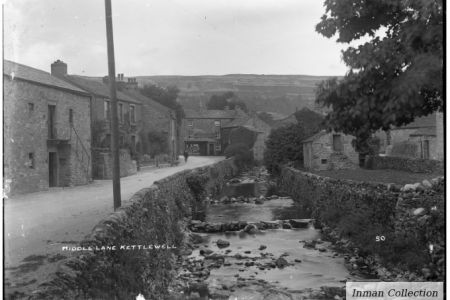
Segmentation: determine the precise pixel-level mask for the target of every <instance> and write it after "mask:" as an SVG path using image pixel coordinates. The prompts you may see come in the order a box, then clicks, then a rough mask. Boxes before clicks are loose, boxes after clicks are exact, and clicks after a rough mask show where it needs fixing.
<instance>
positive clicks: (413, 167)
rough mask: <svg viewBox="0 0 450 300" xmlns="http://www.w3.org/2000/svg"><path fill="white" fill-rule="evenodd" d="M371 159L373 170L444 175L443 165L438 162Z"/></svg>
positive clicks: (375, 157) (394, 158) (376, 157)
mask: <svg viewBox="0 0 450 300" xmlns="http://www.w3.org/2000/svg"><path fill="white" fill-rule="evenodd" d="M371 159H372V168H373V169H393V170H401V171H407V172H413V173H442V174H443V173H444V164H443V162H442V161H439V160H432V159H421V158H405V157H395V156H374V157H371Z"/></svg>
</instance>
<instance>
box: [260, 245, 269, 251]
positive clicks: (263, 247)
mask: <svg viewBox="0 0 450 300" xmlns="http://www.w3.org/2000/svg"><path fill="white" fill-rule="evenodd" d="M266 248H267V246H266V245H261V246H259V250H265V249H266Z"/></svg>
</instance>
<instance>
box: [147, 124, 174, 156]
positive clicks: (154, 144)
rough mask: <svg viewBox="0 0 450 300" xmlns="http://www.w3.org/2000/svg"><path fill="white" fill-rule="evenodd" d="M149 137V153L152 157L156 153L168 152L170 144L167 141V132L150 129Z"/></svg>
mask: <svg viewBox="0 0 450 300" xmlns="http://www.w3.org/2000/svg"><path fill="white" fill-rule="evenodd" d="M147 138H148V154H149V155H150V156H151V157H154V156H155V155H159V154H163V153H167V152H168V150H169V144H168V141H167V134H165V133H164V132H160V131H154V130H152V131H149V132H148V134H147Z"/></svg>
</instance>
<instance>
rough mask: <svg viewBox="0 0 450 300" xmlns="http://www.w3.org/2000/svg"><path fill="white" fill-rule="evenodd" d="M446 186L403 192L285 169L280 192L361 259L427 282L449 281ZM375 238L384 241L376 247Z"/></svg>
mask: <svg viewBox="0 0 450 300" xmlns="http://www.w3.org/2000/svg"><path fill="white" fill-rule="evenodd" d="M444 186H445V182H444V179H443V178H437V179H433V180H432V181H431V182H429V181H426V180H424V181H423V182H422V183H416V184H408V185H405V186H403V187H402V186H397V185H393V184H376V183H366V182H357V181H351V180H340V179H333V178H327V177H321V176H318V175H315V174H311V173H306V172H302V171H299V170H296V169H292V168H284V169H283V171H282V173H281V177H280V178H279V188H280V190H281V191H282V192H283V193H284V194H287V195H289V196H291V197H292V198H293V199H294V201H296V202H298V204H299V206H300V207H302V208H303V210H305V211H308V212H310V214H311V216H312V217H313V218H315V219H316V220H317V221H318V224H320V225H321V226H327V227H329V228H331V229H333V230H335V231H336V232H337V233H338V235H339V236H340V237H341V238H344V239H346V240H350V241H351V242H352V243H353V245H355V247H357V248H358V249H359V252H360V253H365V255H368V254H372V255H376V256H379V257H381V259H382V260H383V262H384V263H386V264H391V265H397V264H400V268H406V269H408V270H409V271H413V272H419V273H422V275H423V279H425V280H435V279H442V278H443V276H445V269H444V268H445V266H444V263H443V259H444V254H445V252H444V250H443V249H444V247H445V210H444V207H445V197H444ZM377 236H378V237H380V236H383V237H385V241H383V242H380V241H377ZM430 245H433V247H434V252H433V253H432V255H429V254H428V253H429V251H430V250H429V249H430V248H429V247H430ZM397 266H398V265H397ZM423 269H426V270H423ZM419 281H420V280H419Z"/></svg>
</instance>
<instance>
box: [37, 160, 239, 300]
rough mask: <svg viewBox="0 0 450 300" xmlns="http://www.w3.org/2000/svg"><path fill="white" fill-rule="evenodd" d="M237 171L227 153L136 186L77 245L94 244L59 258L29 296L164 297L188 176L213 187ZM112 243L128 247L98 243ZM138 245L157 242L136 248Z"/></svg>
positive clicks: (187, 202)
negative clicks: (202, 178) (201, 178)
mask: <svg viewBox="0 0 450 300" xmlns="http://www.w3.org/2000/svg"><path fill="white" fill-rule="evenodd" d="M238 171H239V170H238V169H237V168H236V167H235V165H234V162H233V159H227V160H224V161H220V162H218V163H216V164H214V165H211V166H207V167H202V168H197V169H193V170H188V171H183V172H179V173H177V174H174V175H172V176H169V177H167V178H165V179H162V180H160V181H158V182H155V183H154V184H153V185H152V186H151V187H149V188H145V189H142V190H140V191H139V192H137V193H136V194H134V196H133V197H132V198H131V200H130V201H127V202H126V203H125V204H124V205H123V206H122V207H121V208H119V209H118V210H117V211H116V212H114V213H112V214H111V215H109V216H108V217H107V218H106V219H104V220H102V221H100V222H99V223H98V225H96V226H95V228H94V229H93V231H92V233H91V234H90V235H89V236H87V237H86V239H85V240H83V241H82V243H81V245H80V247H84V248H85V249H89V247H91V248H92V249H94V250H93V251H89V250H85V251H77V252H74V253H73V255H72V257H71V258H68V259H66V260H64V261H62V262H61V263H60V266H59V270H58V272H56V273H55V274H52V276H51V277H50V278H49V281H48V282H47V283H45V284H43V285H41V286H40V289H39V290H37V291H36V292H35V293H33V296H32V299H130V298H133V299H134V298H135V297H136V296H137V295H138V294H139V293H141V294H142V295H144V297H145V299H163V298H164V296H165V293H167V290H168V287H169V285H170V283H171V282H172V279H173V278H174V269H173V267H174V259H175V256H174V254H175V253H177V251H179V248H180V247H181V246H182V244H183V241H184V240H185V238H184V233H183V231H184V228H185V226H187V223H188V221H189V220H190V218H191V206H192V201H193V199H194V195H193V193H192V191H191V190H190V189H189V186H188V185H187V183H186V180H187V178H188V177H190V176H195V175H199V174H201V175H206V176H208V177H207V178H208V182H207V183H206V189H207V191H208V192H209V193H212V192H214V190H215V189H217V188H219V187H220V186H222V185H223V184H225V181H226V178H228V177H231V176H234V175H236V174H237V173H238ZM113 245H115V246H116V247H119V246H120V245H126V246H130V249H117V250H108V248H106V250H102V248H101V247H108V246H109V247H112V246H113ZM133 245H134V246H135V249H131V246H133ZM139 245H145V246H147V247H148V246H149V245H160V246H161V248H160V249H155V248H154V249H151V250H141V249H138V248H137V247H138V246H139ZM95 247H97V248H98V250H97V249H96V248H95Z"/></svg>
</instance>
